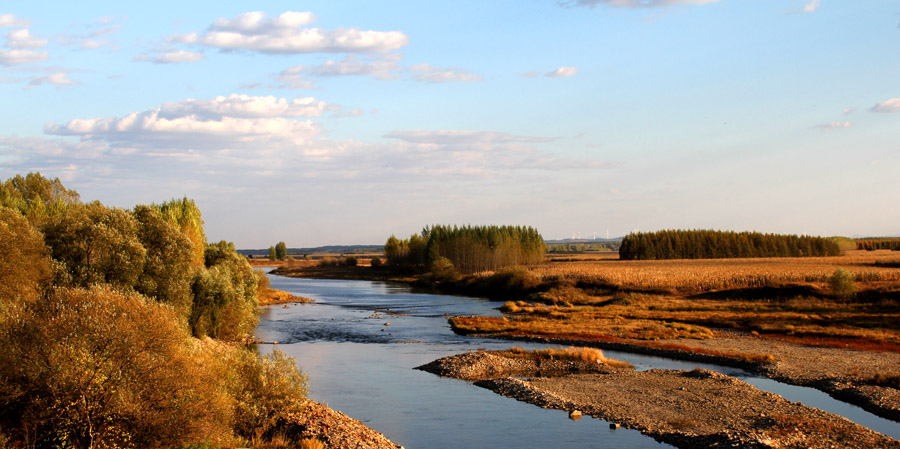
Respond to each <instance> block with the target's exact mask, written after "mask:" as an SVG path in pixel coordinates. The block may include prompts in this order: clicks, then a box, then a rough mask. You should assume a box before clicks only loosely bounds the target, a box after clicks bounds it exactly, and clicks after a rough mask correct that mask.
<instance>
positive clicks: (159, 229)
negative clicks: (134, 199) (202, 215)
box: [133, 205, 194, 317]
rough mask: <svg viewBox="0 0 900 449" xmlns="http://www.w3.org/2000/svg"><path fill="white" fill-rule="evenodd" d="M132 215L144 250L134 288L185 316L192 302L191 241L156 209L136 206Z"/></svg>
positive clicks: (192, 249)
mask: <svg viewBox="0 0 900 449" xmlns="http://www.w3.org/2000/svg"><path fill="white" fill-rule="evenodd" d="M133 214H134V217H135V220H137V223H138V239H139V240H140V242H141V244H142V245H143V246H144V249H145V250H146V251H147V257H146V261H145V262H144V269H143V271H142V272H141V274H140V276H139V277H138V280H137V283H136V285H135V290H137V291H138V292H140V293H143V294H145V295H147V296H149V297H151V298H154V299H156V300H157V301H160V302H163V303H166V304H170V305H171V306H172V307H174V308H175V310H177V311H178V313H179V314H180V315H181V316H184V317H187V316H188V315H189V314H190V311H191V302H192V296H191V281H192V280H193V269H192V267H191V262H192V260H193V254H194V247H193V243H192V242H191V240H190V239H188V238H187V236H185V235H184V234H183V233H182V232H181V230H180V229H179V228H177V227H175V225H173V224H172V223H170V222H169V221H168V220H166V219H164V218H163V216H162V213H161V212H160V211H159V209H158V208H154V207H152V206H144V205H141V206H136V207H135V208H134V212H133Z"/></svg>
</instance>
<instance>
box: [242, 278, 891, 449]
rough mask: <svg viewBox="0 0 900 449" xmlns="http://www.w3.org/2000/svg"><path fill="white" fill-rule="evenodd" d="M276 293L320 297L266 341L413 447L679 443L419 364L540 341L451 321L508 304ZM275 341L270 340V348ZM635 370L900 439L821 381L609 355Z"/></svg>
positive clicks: (265, 332) (329, 286) (269, 315)
mask: <svg viewBox="0 0 900 449" xmlns="http://www.w3.org/2000/svg"><path fill="white" fill-rule="evenodd" d="M269 278H270V280H271V285H272V288H275V289H279V290H284V291H287V292H290V293H292V294H295V295H298V296H305V297H309V298H313V299H315V301H316V302H315V303H312V304H290V305H285V306H270V307H265V308H263V310H262V316H261V320H260V323H259V326H258V328H257V336H258V338H260V339H261V340H263V341H277V342H278V345H277V347H278V349H279V350H281V351H283V352H285V353H286V354H288V355H290V356H292V357H295V358H296V359H297V362H298V364H299V365H300V367H301V369H302V370H303V371H304V372H305V373H306V374H307V375H308V376H309V390H310V394H309V395H310V398H312V399H313V400H316V401H318V402H322V403H325V404H328V405H329V406H330V407H332V408H334V409H336V410H340V411H342V412H344V413H347V414H348V415H350V416H352V417H353V418H356V419H359V420H360V421H362V422H364V423H365V424H366V425H368V426H369V427H372V428H374V429H375V430H378V431H379V432H382V433H383V434H385V436H387V437H388V438H389V439H391V440H392V441H394V442H396V443H398V444H401V445H403V446H404V447H407V448H458V447H517V448H549V447H596V448H667V447H672V446H669V445H667V444H662V443H659V442H657V441H655V440H653V439H651V438H649V437H646V436H644V435H642V434H641V433H640V432H637V431H634V430H631V429H624V428H619V429H615V430H612V429H610V428H609V425H608V423H607V422H605V421H602V420H599V419H591V418H590V417H586V418H585V419H582V420H580V421H577V422H576V421H572V420H569V419H568V416H567V414H566V413H565V412H562V411H559V410H547V409H542V408H539V407H535V406H533V405H530V404H527V403H523V402H518V401H516V400H513V399H509V398H505V397H502V396H500V395H497V394H494V393H492V392H489V391H487V390H484V389H481V388H479V387H476V386H474V385H472V384H471V383H469V382H465V381H460V380H456V379H447V378H441V377H439V376H436V375H434V374H430V373H426V372H423V371H418V370H414V369H413V368H414V367H416V366H419V365H422V364H425V363H428V362H430V361H432V360H435V359H437V358H440V357H444V356H448V355H452V354H457V353H460V352H465V351H469V350H475V349H481V348H484V349H501V348H508V347H510V346H525V347H540V346H541V345H529V344H521V343H516V342H509V341H504V340H494V339H485V338H477V337H464V336H459V335H456V334H454V333H453V332H452V331H451V330H450V326H449V324H447V317H448V316H452V315H489V316H491V315H492V316H499V315H500V313H499V311H498V310H497V308H498V307H499V306H500V305H501V303H499V302H494V301H488V300H484V299H478V298H469V297H460V296H451V295H432V294H425V293H416V292H413V291H411V290H410V289H409V288H408V287H406V286H402V285H395V284H388V283H381V282H369V281H340V280H320V279H303V278H288V277H281V276H273V275H270V276H269ZM273 347H274V346H273V345H261V346H260V351H261V352H263V353H266V352H269V351H271V350H272V348H273ZM604 353H605V354H606V355H607V356H608V357H613V358H618V359H622V360H626V361H628V362H630V363H632V364H634V365H635V369H638V370H645V369H654V368H663V369H694V368H698V367H700V368H706V369H711V370H715V371H719V372H722V373H725V374H728V375H732V376H735V377H739V378H741V379H742V380H744V381H746V382H748V383H751V384H753V385H755V386H756V387H757V388H760V389H763V390H767V391H772V392H774V393H776V394H780V395H782V396H784V397H785V398H787V399H789V400H793V401H802V402H803V403H804V404H806V405H811V406H814V407H818V408H821V409H823V410H826V411H830V412H832V413H837V414H840V415H842V416H845V417H848V418H849V419H851V420H853V421H855V422H857V423H860V424H862V425H864V426H867V427H869V428H872V429H874V430H876V431H879V432H881V433H884V434H886V435H889V436H891V437H893V438H900V424H898V423H895V422H893V421H889V420H885V419H882V418H879V417H877V416H874V415H872V414H870V413H868V412H865V411H863V410H862V409H860V408H859V407H856V406H852V405H849V404H846V403H843V402H840V401H836V400H834V399H832V398H830V397H829V396H828V395H826V394H824V393H822V392H820V391H818V390H814V389H811V388H803V387H796V386H792V385H787V384H782V383H779V382H775V381H772V380H770V379H765V378H760V377H758V376H754V375H751V374H750V373H747V372H745V371H743V370H740V369H737V368H730V367H723V366H717V365H709V364H702V363H696V362H685V361H679V360H672V359H666V358H661V357H652V356H645V355H639V354H630V353H622V352H616V351H604Z"/></svg>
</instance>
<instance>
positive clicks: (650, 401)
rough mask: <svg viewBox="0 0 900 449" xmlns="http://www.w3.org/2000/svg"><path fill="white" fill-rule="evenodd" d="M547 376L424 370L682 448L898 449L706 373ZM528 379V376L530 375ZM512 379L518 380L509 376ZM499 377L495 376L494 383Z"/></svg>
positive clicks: (503, 362) (508, 366) (463, 360)
mask: <svg viewBox="0 0 900 449" xmlns="http://www.w3.org/2000/svg"><path fill="white" fill-rule="evenodd" d="M552 365H553V366H555V367H557V368H560V367H563V368H569V369H556V370H553V369H550V370H548V369H546V368H543V369H542V368H541V367H540V366H539V365H534V364H529V363H523V362H522V360H521V359H519V358H510V357H504V355H503V352H500V351H493V352H478V353H466V354H459V355H456V356H451V357H445V358H443V359H439V360H437V361H434V362H432V363H429V364H427V365H424V366H422V367H420V368H419V369H423V370H427V371H430V372H434V373H437V374H440V375H443V376H447V377H455V378H461V379H466V380H470V381H473V380H474V381H476V385H478V386H481V387H484V388H487V389H490V390H492V391H495V392H497V393H499V394H501V395H504V396H507V397H511V398H515V399H517V400H520V401H524V402H528V403H531V404H534V405H537V406H540V407H545V408H555V409H559V410H565V411H568V412H570V413H572V412H575V411H577V413H573V414H572V416H578V414H584V415H591V416H594V417H597V418H600V419H604V420H606V421H609V422H611V423H613V424H614V425H621V426H624V427H627V428H633V429H637V430H640V431H641V432H642V433H644V434H646V435H649V436H651V437H653V438H654V439H657V440H659V441H663V442H667V443H670V444H673V445H675V446H677V447H683V448H694V447H740V448H773V447H810V448H836V447H851V448H855V447H879V448H881V447H884V448H891V447H894V448H897V447H900V442H897V441H896V440H893V439H891V438H888V437H886V436H884V435H881V434H878V433H876V432H873V431H871V430H869V429H866V428H864V427H862V426H860V425H858V424H855V423H852V422H850V421H848V420H846V419H845V418H842V417H839V416H836V415H833V414H830V413H826V412H823V411H821V410H818V409H815V408H812V407H807V406H804V405H802V404H799V403H793V402H790V401H787V400H785V399H784V398H782V397H780V396H778V395H775V394H772V393H768V392H763V391H760V390H758V389H756V388H754V387H753V386H751V385H749V384H747V383H745V382H743V381H740V380H738V379H735V378H732V377H729V376H725V375H722V374H719V373H715V372H712V371H707V370H693V371H681V370H650V371H643V372H634V371H632V370H630V369H623V368H610V367H606V366H604V365H602V364H595V365H597V366H595V367H589V366H581V367H579V368H575V371H577V372H576V373H575V374H562V375H555V376H550V377H548V373H553V372H555V373H557V374H559V373H562V372H565V371H570V369H572V368H573V367H571V366H569V367H566V365H565V364H562V365H560V362H557V363H555V364H552ZM529 367H530V368H531V369H532V370H531V372H530V373H529V372H528V368H529ZM507 373H513V375H515V376H518V377H523V376H529V375H531V376H538V375H540V376H542V377H530V378H527V379H518V378H514V377H508V376H504V375H505V374H507ZM498 375H499V376H500V377H497V376H498Z"/></svg>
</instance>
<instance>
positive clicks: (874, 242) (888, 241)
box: [856, 238, 900, 251]
mask: <svg viewBox="0 0 900 449" xmlns="http://www.w3.org/2000/svg"><path fill="white" fill-rule="evenodd" d="M856 249H864V250H866V251H875V250H877V249H889V250H892V251H900V238H871V239H868V238H867V239H857V240H856Z"/></svg>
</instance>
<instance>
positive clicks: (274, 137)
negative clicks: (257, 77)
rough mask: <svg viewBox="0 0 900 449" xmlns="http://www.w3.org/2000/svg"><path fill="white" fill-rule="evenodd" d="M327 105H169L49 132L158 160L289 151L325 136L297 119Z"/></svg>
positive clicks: (259, 100)
mask: <svg viewBox="0 0 900 449" xmlns="http://www.w3.org/2000/svg"><path fill="white" fill-rule="evenodd" d="M325 106H326V105H325V104H324V103H322V102H319V101H317V100H315V99H312V98H298V99H294V100H287V99H284V98H275V97H250V96H246V95H231V96H228V97H217V98H215V99H213V100H195V99H188V100H184V101H180V102H173V103H165V104H163V105H162V106H160V107H157V108H154V109H150V110H147V111H141V112H133V113H131V114H128V115H126V116H124V117H118V118H117V117H108V118H88V119H74V120H70V121H69V122H68V123H66V124H64V125H57V124H54V123H48V124H47V125H46V126H45V127H44V132H45V133H47V134H52V135H58V136H78V137H81V138H82V140H85V141H102V142H106V143H107V144H109V145H110V146H112V147H115V148H142V149H152V150H154V153H153V154H157V155H162V154H167V155H171V154H181V153H183V152H184V151H185V150H232V151H233V150H245V151H246V150H252V151H257V152H258V151H270V150H285V149H290V148H294V147H296V146H302V145H305V144H307V143H309V142H310V140H311V139H313V138H314V137H315V136H316V135H318V134H319V132H320V130H319V126H318V125H317V124H316V123H314V122H312V121H310V120H296V119H295V117H308V116H317V115H319V114H321V111H322V110H323V109H324V108H325Z"/></svg>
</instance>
